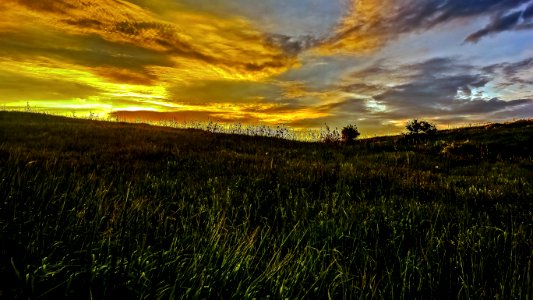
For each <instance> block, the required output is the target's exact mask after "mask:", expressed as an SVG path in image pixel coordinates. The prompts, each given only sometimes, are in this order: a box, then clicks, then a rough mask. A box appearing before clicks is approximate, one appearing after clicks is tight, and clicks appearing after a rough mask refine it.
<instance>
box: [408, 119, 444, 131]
mask: <svg viewBox="0 0 533 300" xmlns="http://www.w3.org/2000/svg"><path fill="white" fill-rule="evenodd" d="M405 128H406V129H407V131H408V134H410V135H419V134H428V135H429V134H434V133H435V132H437V127H436V126H435V125H434V124H432V123H429V122H427V121H423V120H422V121H418V120H417V119H413V120H410V121H409V122H407V125H406V126H405Z"/></svg>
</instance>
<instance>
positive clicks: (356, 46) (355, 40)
mask: <svg viewBox="0 0 533 300" xmlns="http://www.w3.org/2000/svg"><path fill="white" fill-rule="evenodd" d="M394 2H395V1H393V0H351V2H350V4H349V5H350V7H349V9H348V12H347V13H346V14H345V16H344V17H343V19H342V20H341V22H340V23H339V24H338V26H337V28H336V30H335V33H334V34H333V36H332V37H331V38H329V39H326V40H325V41H324V43H322V44H321V45H320V46H319V47H317V49H316V50H317V51H318V52H319V53H321V54H334V53H372V52H374V51H375V50H377V49H379V48H381V47H383V46H384V45H385V44H386V42H387V41H388V39H389V38H390V35H391V32H389V30H387V29H388V28H387V27H388V26H390V24H389V23H390V21H391V20H389V16H391V15H394V14H393V12H394V11H395V10H396V9H397V8H396V6H395V5H394Z"/></svg>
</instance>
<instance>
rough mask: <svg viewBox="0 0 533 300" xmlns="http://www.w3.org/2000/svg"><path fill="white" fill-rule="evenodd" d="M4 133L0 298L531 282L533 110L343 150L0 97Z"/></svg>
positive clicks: (506, 292)
mask: <svg viewBox="0 0 533 300" xmlns="http://www.w3.org/2000/svg"><path fill="white" fill-rule="evenodd" d="M348 128H350V127H348ZM352 128H353V129H354V130H355V131H357V129H356V127H355V126H353V127H352ZM343 131H344V130H343ZM328 132H329V133H330V134H332V137H339V136H340V139H343V140H349V137H354V138H355V137H357V136H356V135H352V134H351V133H346V135H345V138H343V137H342V135H344V133H343V132H341V133H342V135H341V134H339V132H338V131H337V130H328ZM332 132H336V133H335V134H333V133H332ZM352 133H353V132H352ZM0 141H1V142H0V166H1V167H0V199H1V200H0V201H1V203H0V245H1V247H0V278H2V280H1V281H0V298H6V299H14V298H19V299H22V298H24V299H27V298H28V299H36V298H39V297H40V298H48V299H63V298H72V299H87V298H93V299H104V298H107V299H115V298H121V299H122V298H132V299H143V298H145V299H154V298H163V299H168V298H184V299H191V298H192V299H220V298H223V299H227V298H233V299H252V298H257V299H265V298H271V299H286V298H289V299H328V298H331V299H349V298H363V299H366V298H386V299H392V298H407V299H412V298H419V299H435V298H452V299H456V298H472V299H482V298H486V299H493V298H499V299H516V298H518V299H526V298H528V297H531V295H533V285H532V282H533V278H532V276H533V275H532V274H533V270H532V267H533V252H532V251H531V249H533V222H532V220H533V201H532V199H533V158H532V156H531V153H533V149H532V148H533V121H531V120H524V121H521V122H516V123H510V124H493V125H491V126H485V127H472V128H464V129H459V130H440V131H437V132H434V134H431V135H428V136H427V137H425V138H424V139H418V140H416V142H413V141H414V139H410V138H404V137H401V136H395V137H378V138H372V139H357V140H353V139H352V140H351V142H350V144H349V145H344V146H341V147H340V146H338V145H337V144H327V143H318V142H317V143H304V142H297V141H291V140H285V139H279V138H267V137H261V136H247V135H228V134H218V133H213V132H206V131H201V130H182V129H174V128H168V127H153V126H148V125H145V124H122V123H117V122H96V121H90V120H80V119H69V118H62V117H54V116H49V115H42V114H32V113H20V112H19V113H15V112H0Z"/></svg>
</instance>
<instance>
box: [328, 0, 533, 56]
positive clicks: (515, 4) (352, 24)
mask: <svg viewBox="0 0 533 300" xmlns="http://www.w3.org/2000/svg"><path fill="white" fill-rule="evenodd" d="M528 2H530V0H516V1H501V0H486V1H478V0H448V1H442V0H429V1H428V0H400V1H397V0H385V1H381V0H352V1H351V5H350V9H349V10H348V12H347V13H346V14H345V16H344V18H343V19H342V21H341V22H340V23H339V24H338V26H337V29H336V32H335V34H334V35H332V36H331V37H330V38H328V39H326V40H325V41H324V42H323V44H322V45H321V46H320V47H319V51H320V52H321V53H356V54H357V53H371V52H373V51H376V50H377V49H380V48H382V47H383V46H384V45H386V44H387V43H389V42H390V41H392V40H396V39H398V38H399V37H400V35H402V34H406V33H412V32H421V31H426V30H430V29H432V28H434V27H436V26H438V25H442V24H446V23H450V22H454V21H455V22H467V21H469V20H472V19H474V18H477V17H481V16H492V22H491V24H489V25H487V27H486V28H484V29H481V30H480V31H478V32H476V33H473V34H471V35H469V36H468V37H467V39H466V40H467V41H469V42H475V41H477V40H479V39H480V38H481V37H483V36H486V35H488V34H493V33H496V32H499V31H504V30H511V29H526V28H528V29H529V28H531V26H530V24H531V19H530V17H531V14H532V13H531V10H532V8H531V6H529V8H527V9H525V10H524V9H521V8H522V6H523V5H524V4H526V3H528ZM516 10H520V11H516Z"/></svg>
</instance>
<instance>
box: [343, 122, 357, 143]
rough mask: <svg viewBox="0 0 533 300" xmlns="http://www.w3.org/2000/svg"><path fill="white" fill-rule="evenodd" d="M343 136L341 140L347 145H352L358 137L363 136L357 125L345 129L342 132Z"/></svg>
mask: <svg viewBox="0 0 533 300" xmlns="http://www.w3.org/2000/svg"><path fill="white" fill-rule="evenodd" d="M341 134H342V137H341V140H342V141H343V142H344V143H346V144H352V143H353V142H355V139H357V137H358V136H359V135H361V134H360V133H359V130H357V126H356V125H355V124H353V125H352V124H350V125H348V126H346V127H344V128H343V129H342V131H341Z"/></svg>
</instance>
